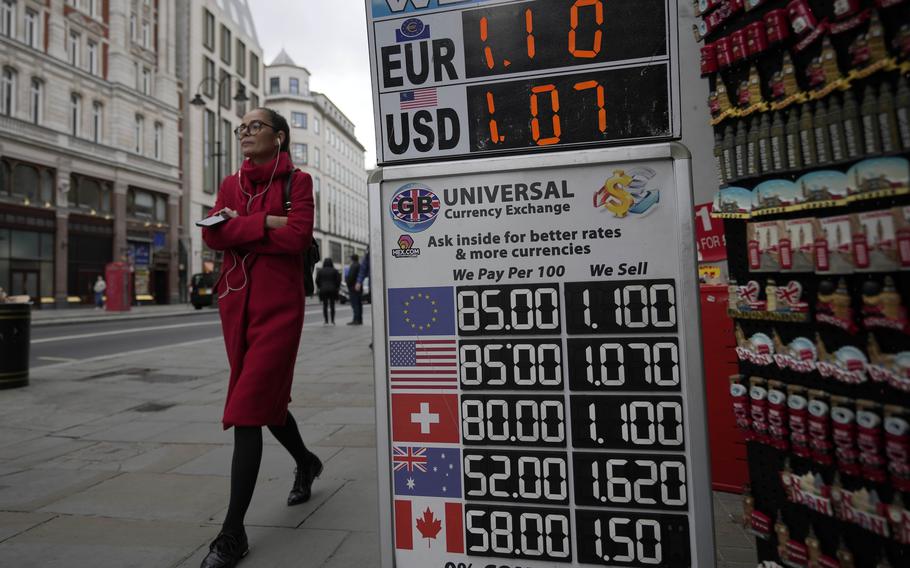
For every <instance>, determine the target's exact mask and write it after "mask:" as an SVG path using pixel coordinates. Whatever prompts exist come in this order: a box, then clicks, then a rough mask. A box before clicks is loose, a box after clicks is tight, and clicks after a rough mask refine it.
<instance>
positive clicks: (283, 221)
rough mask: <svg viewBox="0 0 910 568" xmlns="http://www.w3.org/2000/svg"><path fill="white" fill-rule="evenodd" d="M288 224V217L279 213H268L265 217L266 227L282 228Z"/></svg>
mask: <svg viewBox="0 0 910 568" xmlns="http://www.w3.org/2000/svg"><path fill="white" fill-rule="evenodd" d="M287 224H288V218H287V217H280V216H278V215H266V217H265V228H266V229H280V228H282V227H284V226H285V225H287Z"/></svg>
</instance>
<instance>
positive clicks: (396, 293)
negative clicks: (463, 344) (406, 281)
mask: <svg viewBox="0 0 910 568" xmlns="http://www.w3.org/2000/svg"><path fill="white" fill-rule="evenodd" d="M389 335H392V336H394V335H398V336H401V335H405V336H415V335H419V336H425V335H455V290H454V288H452V287H451V286H437V287H427V288H389Z"/></svg>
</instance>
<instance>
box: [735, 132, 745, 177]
mask: <svg viewBox="0 0 910 568" xmlns="http://www.w3.org/2000/svg"><path fill="white" fill-rule="evenodd" d="M746 143H747V136H746V121H745V120H740V121H739V124H737V125H736V136H735V137H734V138H733V158H734V160H735V161H736V177H738V178H742V177H745V176H746Z"/></svg>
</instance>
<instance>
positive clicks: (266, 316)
mask: <svg viewBox="0 0 910 568" xmlns="http://www.w3.org/2000/svg"><path fill="white" fill-rule="evenodd" d="M284 161H285V160H282V162H284ZM282 162H279V165H283V164H282ZM287 163H288V164H289V163H290V162H289V161H287ZM272 164H274V162H272V163H270V164H269V170H271V169H272V168H271V165H272ZM285 169H286V168H285V167H282V168H279V170H278V172H277V173H278V175H276V177H275V179H274V181H273V182H272V184H271V186H270V187H269V188H268V190H267V191H266V192H265V193H264V194H263V195H262V196H260V197H257V198H255V199H253V200H252V201H251V202H250V205H249V211H247V203H248V201H249V200H248V198H247V197H246V196H245V195H243V194H242V193H241V188H240V181H239V178H238V176H237V175H232V176H228V177H227V178H225V179H224V181H223V182H222V183H221V188H220V189H219V191H218V200H217V201H216V203H215V208H214V209H213V210H212V211H213V212H217V211H220V210H221V209H222V208H224V207H230V208H231V209H234V210H235V211H237V212H238V213H239V214H240V216H239V217H236V218H234V219H231V220H229V221H227V222H226V223H222V224H221V225H219V226H216V227H212V228H204V229H203V230H202V237H203V239H204V240H205V242H206V244H208V246H209V247H211V248H213V249H215V250H223V251H224V261H223V263H222V269H221V275H220V276H219V278H218V282H217V283H216V284H215V293H217V294H218V295H219V298H220V299H219V303H218V310H219V312H220V313H221V324H222V331H223V333H224V343H225V346H226V348H227V355H228V360H229V361H230V365H231V378H230V385H229V386H228V392H227V400H226V401H225V404H224V417H223V418H222V422H223V424H224V428H225V429H227V428H230V427H231V426H268V425H283V424H284V422H285V419H286V416H287V409H288V402H290V398H291V397H290V394H291V382H292V380H293V374H294V362H295V360H296V359H297V348H298V347H299V345H300V334H301V331H302V330H303V312H304V307H305V293H304V288H303V257H302V254H301V253H302V252H303V251H305V250H308V249H309V247H310V243H311V242H312V239H313V180H312V178H311V177H310V175H309V174H306V173H303V172H296V173H294V181H293V188H292V192H291V203H292V206H291V211H290V212H289V213H285V211H284V208H283V205H282V197H283V196H282V193H283V188H284V184H285V180H286V177H285V176H286V175H287V174H286V173H284V170H285ZM283 173H284V175H282V174H283ZM266 183H267V179H266V181H265V182H262V183H259V184H256V183H250V182H247V184H248V185H251V186H252V189H253V191H252V193H253V194H256V193H259V192H260V191H263V190H264V189H265V186H266ZM247 189H248V190H249V189H251V188H250V187H247ZM266 215H279V216H283V215H287V217H288V223H287V226H286V227H282V228H280V229H274V230H266V228H265V216H266Z"/></svg>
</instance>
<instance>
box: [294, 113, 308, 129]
mask: <svg viewBox="0 0 910 568" xmlns="http://www.w3.org/2000/svg"><path fill="white" fill-rule="evenodd" d="M291 126H293V127H294V128H306V113H305V112H291Z"/></svg>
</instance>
